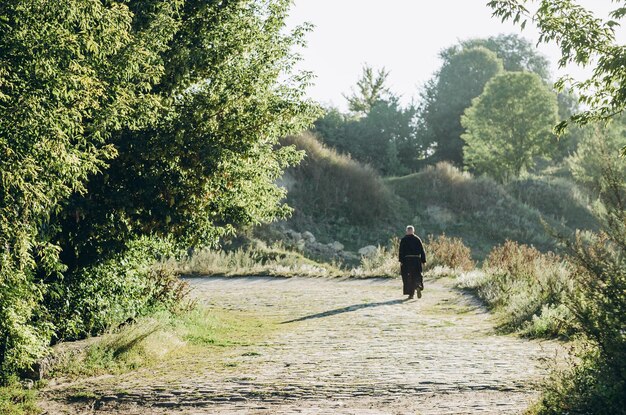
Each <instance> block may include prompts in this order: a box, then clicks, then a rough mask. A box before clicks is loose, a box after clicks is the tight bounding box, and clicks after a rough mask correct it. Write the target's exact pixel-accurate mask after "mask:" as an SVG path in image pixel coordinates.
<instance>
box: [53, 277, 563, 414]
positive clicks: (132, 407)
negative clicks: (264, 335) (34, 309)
mask: <svg viewBox="0 0 626 415" xmlns="http://www.w3.org/2000/svg"><path fill="white" fill-rule="evenodd" d="M189 281H190V283H191V285H192V286H193V292H194V295H195V296H196V298H197V299H198V300H199V301H200V302H203V303H205V304H206V305H208V306H209V307H215V308H219V309H229V310H239V311H252V312H254V313H256V314H258V315H263V316H269V317H270V318H272V319H274V321H280V322H281V324H280V328H279V329H278V330H276V331H275V332H273V333H272V334H271V336H270V337H269V338H268V339H266V340H265V341H263V342H262V343H260V344H256V345H252V346H241V347H234V348H228V349H227V350H226V351H225V352H224V353H222V354H220V355H219V356H214V357H205V356H203V357H202V359H198V360H199V361H198V362H197V364H194V365H181V367H186V368H187V369H185V370H183V371H180V372H172V371H171V369H169V370H166V369H165V368H164V369H163V370H160V369H158V368H157V369H155V368H152V369H150V370H144V372H142V371H138V372H133V373H131V374H127V375H122V376H110V377H101V378H97V379H88V380H85V381H83V383H82V384H81V386H82V387H85V385H87V387H88V388H89V389H90V390H93V391H94V392H95V393H96V394H97V395H98V396H101V397H102V398H100V399H98V400H96V401H93V402H91V403H90V404H89V405H85V404H84V403H82V404H73V405H72V404H69V403H67V402H64V403H60V402H57V404H55V405H56V406H55V405H52V406H48V408H51V409H49V413H51V414H52V413H55V414H57V413H58V414H79V413H80V414H82V413H85V414H86V413H97V414H100V413H106V414H112V413H123V414H127V415H131V414H424V415H426V414H517V413H521V412H523V410H524V409H525V408H526V407H527V406H528V405H529V403H530V402H531V401H532V399H533V398H535V397H536V394H537V392H536V387H537V382H538V381H540V380H541V379H542V378H543V377H544V376H545V371H544V370H543V369H542V366H543V363H542V360H543V359H546V358H548V359H551V358H552V357H553V356H554V355H555V353H556V350H557V347H558V346H557V345H555V344H554V343H551V342H542V343H540V342H535V341H527V340H523V339H519V338H516V337H513V336H501V335H496V334H495V333H494V332H493V325H494V322H493V319H492V317H491V316H490V315H489V314H488V313H486V312H485V311H484V310H483V309H482V308H481V307H480V306H478V305H477V304H476V303H475V302H474V301H473V300H472V298H470V297H469V296H466V295H463V294H461V293H459V292H458V291H456V290H455V289H454V288H453V287H452V280H450V279H440V280H435V281H428V280H427V281H426V290H425V291H424V296H423V298H422V299H415V300H409V301H406V300H404V297H403V296H401V295H400V294H401V292H402V291H401V287H400V286H399V284H400V282H399V281H398V280H382V279H370V280H330V279H310V278H293V279H275V278H274V279H273V278H198V279H190V280H189ZM189 358H190V357H187V358H186V359H189ZM191 358H193V357H191ZM189 366H193V369H189ZM170 367H171V366H170ZM142 373H143V374H142ZM74 386H76V385H74ZM59 388H60V387H59ZM65 388H66V389H67V387H65ZM48 393H49V396H52V397H54V396H55V394H56V395H59V394H62V393H63V390H61V388H60V389H59V390H55V389H54V387H51V390H50V392H48ZM53 411H55V412H53Z"/></svg>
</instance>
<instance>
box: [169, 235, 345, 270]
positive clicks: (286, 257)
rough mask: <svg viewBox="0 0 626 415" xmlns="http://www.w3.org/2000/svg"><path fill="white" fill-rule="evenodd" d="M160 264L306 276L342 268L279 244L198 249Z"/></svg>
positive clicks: (187, 267)
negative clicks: (225, 248)
mask: <svg viewBox="0 0 626 415" xmlns="http://www.w3.org/2000/svg"><path fill="white" fill-rule="evenodd" d="M164 266H165V267H166V268H168V269H170V270H172V271H173V272H175V273H178V274H182V275H219V276H248V275H250V276H252V275H254V276H258V275H266V276H281V277H292V276H308V277H335V276H341V275H343V271H342V270H341V269H340V268H339V267H338V266H335V265H333V264H327V263H320V262H315V261H313V260H311V259H308V258H306V257H305V256H303V255H302V254H300V253H298V252H294V251H290V250H287V249H285V248H284V247H282V246H281V245H280V244H276V245H274V246H271V247H269V246H267V245H265V244H263V243H260V242H257V243H256V244H254V245H253V246H249V247H245V248H239V249H236V250H233V251H225V250H215V249H208V248H206V249H201V250H198V251H196V252H194V253H193V254H192V255H190V256H189V257H187V258H185V259H183V260H169V261H167V262H166V263H164Z"/></svg>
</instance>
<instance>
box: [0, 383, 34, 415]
mask: <svg viewBox="0 0 626 415" xmlns="http://www.w3.org/2000/svg"><path fill="white" fill-rule="evenodd" d="M36 401H37V393H36V390H32V389H31V390H29V389H25V388H24V387H22V385H21V384H19V383H18V382H12V383H9V384H8V385H7V386H2V387H0V415H31V414H32V415H35V414H39V413H40V410H39V408H38V407H37V405H36Z"/></svg>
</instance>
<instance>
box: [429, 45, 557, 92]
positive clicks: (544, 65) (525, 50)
mask: <svg viewBox="0 0 626 415" xmlns="http://www.w3.org/2000/svg"><path fill="white" fill-rule="evenodd" d="M476 47H484V48H487V49H489V50H490V51H492V52H494V53H495V54H496V55H497V56H498V58H499V59H502V64H503V67H504V70H505V71H509V72H533V73H536V74H537V75H539V76H540V77H541V78H542V79H543V80H544V81H546V82H547V81H549V79H550V62H549V61H548V59H546V57H545V56H543V55H542V54H540V53H538V52H537V49H536V48H535V47H534V45H533V44H531V43H530V42H529V41H528V40H526V39H524V38H523V37H520V36H518V35H516V34H509V35H504V34H501V35H498V36H491V37H488V38H477V39H468V40H464V41H461V42H459V44H458V45H454V46H451V47H449V48H447V49H444V50H443V51H442V52H441V53H440V56H441V58H442V59H443V60H444V61H448V60H449V59H450V58H451V57H452V56H453V55H455V54H457V53H459V52H460V51H462V50H464V49H472V48H476Z"/></svg>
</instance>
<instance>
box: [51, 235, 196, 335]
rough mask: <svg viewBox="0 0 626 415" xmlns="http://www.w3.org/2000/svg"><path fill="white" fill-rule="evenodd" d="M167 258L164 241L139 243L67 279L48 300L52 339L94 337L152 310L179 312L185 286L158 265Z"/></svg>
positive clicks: (149, 240) (145, 240) (138, 240)
mask: <svg viewBox="0 0 626 415" xmlns="http://www.w3.org/2000/svg"><path fill="white" fill-rule="evenodd" d="M168 253H169V254H170V255H171V254H173V250H172V246H171V245H170V244H169V242H168V241H165V240H157V239H149V238H140V239H137V240H135V241H132V242H129V243H128V245H127V250H126V252H125V253H123V254H118V255H113V256H112V257H110V258H108V259H106V260H103V261H102V262H100V263H98V264H97V265H94V266H91V267H88V268H83V269H81V270H80V271H79V272H77V273H75V274H72V275H69V276H68V280H67V281H66V284H64V285H63V286H62V287H61V288H60V292H59V293H57V296H55V297H54V298H51V299H50V303H51V304H50V311H51V312H52V313H53V314H54V316H55V321H58V322H59V326H58V327H57V340H70V339H79V338H83V337H86V336H91V335H96V334H99V333H102V332H104V331H107V330H109V329H111V328H115V327H116V326H118V325H120V324H122V323H124V322H126V321H128V320H134V319H136V318H138V317H140V316H144V315H146V314H148V313H150V312H153V311H155V310H157V309H169V310H176V309H177V308H178V307H181V306H182V304H183V298H184V297H185V294H186V292H187V287H186V283H184V282H182V281H180V280H179V279H178V278H177V276H176V275H175V274H174V273H171V272H169V271H168V269H167V268H166V267H164V266H162V265H160V264H158V263H157V261H158V260H159V259H161V258H162V256H163V255H167V254H168Z"/></svg>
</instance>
